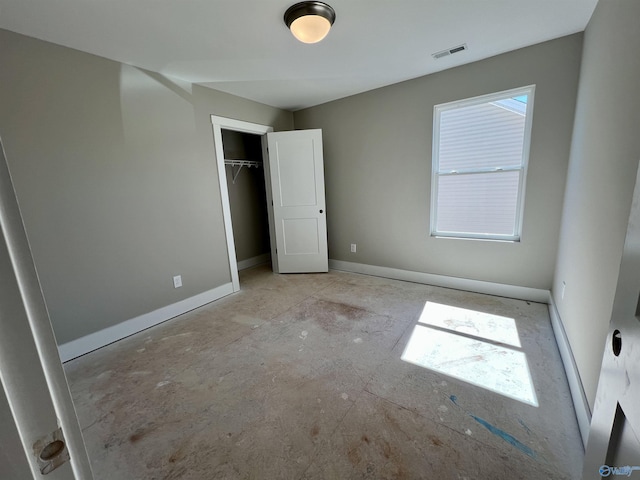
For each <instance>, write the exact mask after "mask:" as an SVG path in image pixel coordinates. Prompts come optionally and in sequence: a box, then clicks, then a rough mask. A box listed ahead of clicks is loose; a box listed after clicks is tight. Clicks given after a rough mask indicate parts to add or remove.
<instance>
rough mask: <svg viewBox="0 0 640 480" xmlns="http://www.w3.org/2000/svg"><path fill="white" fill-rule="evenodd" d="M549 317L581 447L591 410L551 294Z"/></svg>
mask: <svg viewBox="0 0 640 480" xmlns="http://www.w3.org/2000/svg"><path fill="white" fill-rule="evenodd" d="M549 316H550V317H551V325H552V326H553V333H554V334H555V337H556V343H557V344H558V350H560V356H561V357H562V363H563V364H564V371H565V373H566V375H567V381H568V382H569V390H570V391H571V399H572V400H573V408H574V409H575V411H576V418H577V419H578V427H579V428H580V436H581V437H582V445H583V446H586V444H587V438H588V437H589V426H590V425H591V408H590V407H589V402H588V401H587V396H586V395H585V393H584V388H583V387H582V381H581V380H580V373H579V372H578V367H577V365H576V361H575V359H574V358H573V353H572V352H571V345H569V339H568V338H567V333H566V332H565V330H564V326H563V324H562V319H561V318H560V314H559V313H558V310H557V308H556V304H555V302H554V300H553V295H551V293H549Z"/></svg>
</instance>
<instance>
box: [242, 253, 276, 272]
mask: <svg viewBox="0 0 640 480" xmlns="http://www.w3.org/2000/svg"><path fill="white" fill-rule="evenodd" d="M270 261H271V254H270V253H263V254H262V255H258V256H257V257H251V258H247V259H246V260H240V261H239V262H238V270H246V269H247V268H251V267H255V266H258V265H262V264H263V263H268V262H270Z"/></svg>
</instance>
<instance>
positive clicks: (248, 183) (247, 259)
mask: <svg viewBox="0 0 640 480" xmlns="http://www.w3.org/2000/svg"><path fill="white" fill-rule="evenodd" d="M221 134H222V148H223V152H224V166H225V173H226V183H227V191H228V194H229V206H230V210H231V224H232V228H233V241H234V246H235V255H236V262H237V268H238V270H244V269H247V268H251V267H254V266H256V265H260V264H264V263H268V262H270V261H271V253H270V252H271V245H270V239H269V218H268V213H267V193H266V188H265V178H264V175H265V172H264V158H263V151H262V135H258V134H252V133H246V132H239V131H235V130H230V129H226V128H222V129H221Z"/></svg>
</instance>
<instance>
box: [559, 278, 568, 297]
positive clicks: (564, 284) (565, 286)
mask: <svg viewBox="0 0 640 480" xmlns="http://www.w3.org/2000/svg"><path fill="white" fill-rule="evenodd" d="M566 289H567V284H566V282H562V291H561V292H560V300H564V291H565V290H566Z"/></svg>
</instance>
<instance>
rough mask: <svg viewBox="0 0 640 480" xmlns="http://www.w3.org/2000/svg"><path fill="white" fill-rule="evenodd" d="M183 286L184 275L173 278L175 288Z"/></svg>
mask: <svg viewBox="0 0 640 480" xmlns="http://www.w3.org/2000/svg"><path fill="white" fill-rule="evenodd" d="M181 286H182V275H176V276H175V277H173V288H180V287H181Z"/></svg>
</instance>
